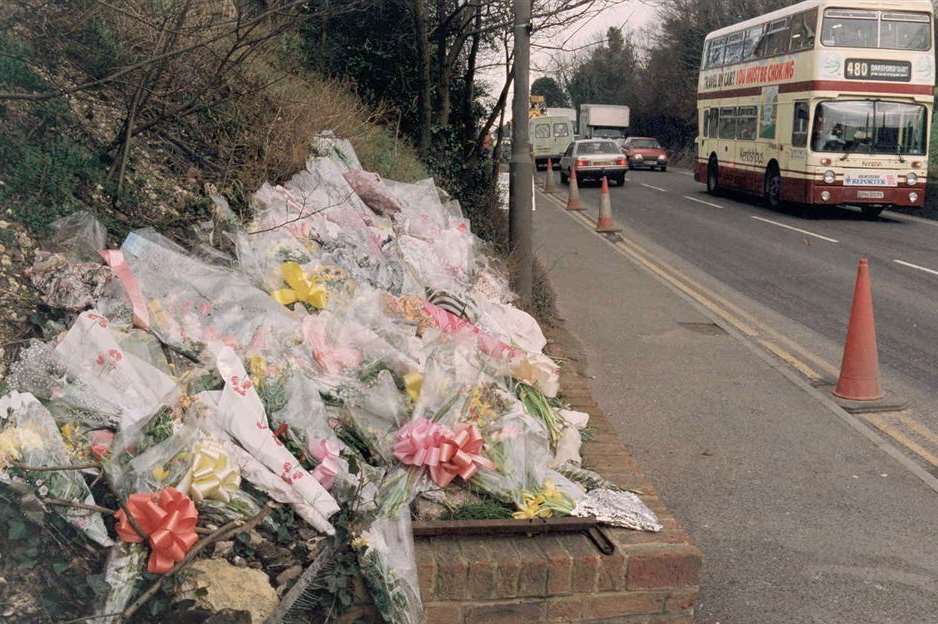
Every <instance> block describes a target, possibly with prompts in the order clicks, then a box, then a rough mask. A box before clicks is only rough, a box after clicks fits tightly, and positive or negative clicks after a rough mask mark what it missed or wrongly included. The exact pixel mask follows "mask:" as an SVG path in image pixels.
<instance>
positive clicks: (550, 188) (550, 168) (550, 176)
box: [544, 158, 556, 193]
mask: <svg viewBox="0 0 938 624" xmlns="http://www.w3.org/2000/svg"><path fill="white" fill-rule="evenodd" d="M555 190H556V189H555V188H554V163H552V162H551V160H550V158H548V159H547V175H546V176H545V177H544V192H545V193H553V192H554V191H555Z"/></svg>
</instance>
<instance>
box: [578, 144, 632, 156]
mask: <svg viewBox="0 0 938 624" xmlns="http://www.w3.org/2000/svg"><path fill="white" fill-rule="evenodd" d="M619 151H621V150H619V148H618V147H616V144H615V143H613V142H612V141H586V142H584V143H580V144H579V145H578V146H577V148H576V153H577V154H578V155H581V154H615V153H617V152H619Z"/></svg>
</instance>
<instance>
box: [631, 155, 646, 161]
mask: <svg viewBox="0 0 938 624" xmlns="http://www.w3.org/2000/svg"><path fill="white" fill-rule="evenodd" d="M632 158H634V159H635V160H645V157H644V156H642V155H641V154H635V156H633V157H632Z"/></svg>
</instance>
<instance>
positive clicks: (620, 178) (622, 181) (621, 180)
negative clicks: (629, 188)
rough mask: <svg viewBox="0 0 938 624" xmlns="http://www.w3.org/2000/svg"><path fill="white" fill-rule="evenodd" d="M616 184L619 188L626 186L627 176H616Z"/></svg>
mask: <svg viewBox="0 0 938 624" xmlns="http://www.w3.org/2000/svg"><path fill="white" fill-rule="evenodd" d="M616 184H617V185H619V186H625V174H624V173H623V174H622V175H618V176H616Z"/></svg>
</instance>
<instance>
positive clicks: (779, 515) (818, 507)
mask: <svg viewBox="0 0 938 624" xmlns="http://www.w3.org/2000/svg"><path fill="white" fill-rule="evenodd" d="M630 177H631V181H630V182H629V183H627V184H626V186H625V187H624V188H622V189H613V191H612V194H613V205H614V211H615V216H616V218H617V219H618V220H619V222H620V224H622V225H623V227H624V229H623V232H622V237H621V239H615V240H610V239H609V238H607V237H603V236H600V235H597V234H595V233H594V232H592V231H591V230H590V228H589V223H588V222H589V219H590V218H593V219H594V218H595V208H596V205H597V203H598V190H596V189H589V188H587V189H584V192H583V199H584V202H585V204H586V205H587V207H588V208H589V210H588V213H587V215H586V216H574V215H571V214H570V213H567V212H565V211H564V210H563V209H562V208H561V207H560V206H561V201H560V199H559V197H557V198H553V199H550V198H548V197H547V196H545V195H543V194H539V195H538V197H537V212H536V213H535V219H534V221H535V249H536V251H537V254H538V256H539V258H540V259H541V261H542V262H543V264H544V266H545V268H546V269H547V270H548V273H549V277H550V280H551V283H552V285H553V288H554V290H555V291H556V295H557V304H558V310H559V313H560V315H561V316H562V317H563V318H564V319H565V321H566V323H567V326H568V328H569V329H570V331H572V332H573V333H574V334H575V335H576V336H577V337H578V338H579V340H580V341H581V342H582V343H583V346H584V349H585V351H586V354H587V357H588V359H589V362H590V370H591V373H592V375H593V376H594V381H593V394H594V397H595V398H596V400H597V401H598V402H599V403H600V405H601V407H602V408H603V410H604V411H605V412H606V413H607V414H608V415H609V418H610V420H611V421H612V422H613V424H614V426H615V427H616V428H617V431H618V433H619V435H620V436H621V438H622V439H623V441H624V442H625V444H626V445H627V446H628V447H629V448H630V450H631V451H632V453H633V454H634V455H635V457H636V458H637V460H638V461H639V463H640V464H641V465H642V466H643V468H644V469H645V470H646V471H647V472H648V473H649V474H650V476H651V479H652V480H653V481H654V482H655V483H656V485H657V488H658V490H659V493H660V494H661V496H662V498H663V499H664V501H665V502H666V504H667V505H668V506H669V507H670V508H671V509H672V511H673V512H674V514H675V516H677V518H678V519H679V520H680V521H681V522H682V523H684V525H685V526H686V527H687V528H688V530H689V531H690V532H691V534H692V536H693V537H694V538H695V539H696V540H697V543H698V544H699V545H700V547H701V548H702V550H703V552H704V571H703V578H704V581H703V585H702V588H701V600H700V603H699V604H698V608H697V612H698V618H697V622H700V623H705V624H715V623H721V624H730V623H743V624H750V623H752V624H773V623H779V624H782V623H784V624H797V623H801V622H805V623H812V624H814V623H817V624H821V623H823V624H834V623H850V624H856V623H864V624H866V623H869V624H878V623H894V624H918V623H923V624H924V623H932V624H933V623H935V622H938V612H936V610H935V605H936V604H938V540H935V539H934V528H935V522H936V520H935V519H936V518H938V480H936V479H935V478H934V477H933V476H932V475H931V474H930V473H929V471H928V463H927V460H926V459H924V458H923V457H922V456H921V455H920V454H918V453H913V452H911V450H910V449H909V447H907V446H905V445H901V444H899V443H898V442H897V441H896V439H895V438H894V437H891V436H888V435H885V434H883V435H881V433H882V429H881V428H878V427H875V426H873V424H872V423H871V421H869V420H866V419H865V417H863V418H861V417H859V416H851V415H848V414H847V413H845V412H843V411H842V410H840V409H839V408H837V406H836V405H835V404H834V403H833V402H832V401H831V400H830V399H829V398H828V396H827V395H826V394H825V391H824V390H822V389H819V388H816V387H815V386H817V385H819V383H820V381H823V378H827V377H829V376H830V374H831V373H830V371H829V370H828V369H829V368H830V361H829V358H830V353H829V351H830V350H831V349H832V347H830V346H829V345H827V344H826V343H825V342H824V341H825V340H827V341H832V338H825V334H824V333H823V332H822V331H819V330H818V328H817V327H811V326H808V324H806V323H802V322H801V320H802V319H805V318H807V319H808V320H810V318H811V317H812V315H813V312H810V311H809V310H810V309H811V308H812V307H813V306H814V305H815V304H816V303H817V301H818V298H821V299H823V295H824V294H826V295H827V296H829V297H830V298H831V299H832V301H831V302H830V303H829V304H828V307H827V308H825V309H829V312H828V314H830V315H831V316H833V315H834V314H835V312H836V316H837V318H839V319H842V320H841V321H840V324H839V325H837V324H836V323H835V322H834V321H833V320H832V321H830V325H831V327H830V328H829V331H830V332H831V334H832V335H836V334H838V333H839V334H840V335H842V333H843V331H844V324H845V322H846V317H845V315H846V314H847V311H848V310H849V303H850V292H849V290H850V287H851V286H852V281H853V277H852V273H853V271H854V270H855V263H856V257H854V256H858V254H859V253H871V252H869V251H868V250H866V249H864V250H862V252H861V250H860V249H854V248H853V247H849V248H848V245H849V244H850V243H848V241H852V240H853V238H852V237H854V236H856V235H855V234H852V233H851V232H857V231H862V230H863V229H864V228H866V227H867V226H869V225H881V224H880V223H872V222H865V221H862V220H861V219H860V218H859V217H857V218H855V219H854V218H852V217H844V218H841V219H839V220H838V222H837V224H836V227H831V228H830V229H828V228H827V223H826V222H825V223H824V224H821V225H823V226H824V227H817V226H818V225H819V224H817V223H811V224H808V226H804V223H803V222H802V221H799V220H797V219H799V218H798V217H796V216H792V215H788V214H778V213H772V214H768V215H766V214H765V212H764V210H763V209H762V208H759V207H757V206H755V205H754V204H751V203H747V202H745V201H742V202H737V201H736V200H731V199H725V198H719V199H713V198H709V197H708V196H706V195H701V194H700V193H699V187H697V186H696V185H695V184H694V182H693V180H692V178H689V177H687V176H685V175H683V174H681V173H677V172H675V173H671V172H669V173H666V174H652V173H633V174H630ZM656 182H657V183H656ZM643 184H647V185H649V186H647V187H646V186H643ZM662 189H663V190H662ZM671 195H674V196H677V197H669V196H671ZM685 196H688V197H693V198H694V199H693V200H690V199H686V197H685ZM678 198H680V199H678ZM695 200H696V201H695ZM698 201H706V202H710V203H711V204H713V205H712V206H710V205H706V204H701V203H698ZM737 203H738V204H740V206H741V207H737V206H736V204H737ZM752 216H760V217H762V218H764V219H768V220H771V221H776V222H780V223H783V224H785V225H788V224H790V223H795V224H797V225H791V227H798V228H800V229H803V230H806V231H807V230H809V227H812V228H813V229H817V230H818V232H812V233H814V234H818V235H820V236H825V237H826V238H829V239H832V240H837V241H838V242H837V243H829V242H827V241H825V240H823V239H819V238H814V237H813V236H809V235H807V234H804V233H800V232H796V231H795V230H789V229H786V228H783V227H780V226H777V225H773V224H771V223H766V222H763V221H759V220H757V219H753V218H752ZM888 219H889V220H888V221H885V224H886V227H893V225H892V221H893V220H895V222H896V223H899V224H902V225H901V227H906V229H904V230H901V232H911V231H913V230H917V229H918V226H919V225H923V227H924V224H919V223H918V222H916V221H905V220H899V217H889V218H888ZM903 219H907V218H903ZM910 223H913V224H915V227H912V226H910V225H909V224H910ZM763 227H764V228H765V229H764V230H763V229H760V228H763ZM899 227H900V226H895V228H897V229H898V228H899ZM929 231H931V230H929ZM934 233H936V234H938V231H936V232H934ZM789 234H792V235H798V238H796V239H794V240H786V239H785V237H787V236H789ZM871 238H872V239H874V240H879V241H880V245H882V246H883V247H884V249H885V248H887V247H886V246H887V245H889V244H894V245H897V250H898V248H899V247H901V248H902V250H904V252H907V253H904V255H901V256H900V255H896V254H889V253H887V254H886V255H883V256H882V257H879V256H873V257H874V258H876V261H875V263H874V267H875V270H876V272H877V273H876V275H878V276H880V277H884V276H885V275H889V277H890V280H889V281H890V284H887V285H885V286H883V287H880V288H879V289H878V290H876V294H877V305H878V306H879V307H878V308H877V310H878V311H879V312H880V317H881V318H882V316H883V305H884V303H883V302H884V301H886V300H889V299H890V297H888V296H886V297H884V296H883V295H882V292H883V291H890V290H896V291H898V290H901V289H903V288H908V289H912V290H911V294H913V295H917V296H918V295H923V294H927V293H928V292H929V290H928V285H927V283H925V282H923V281H922V280H923V278H922V277H921V276H918V275H917V273H920V272H921V271H918V270H917V269H911V270H912V271H916V273H913V274H912V276H909V277H905V276H902V277H895V275H894V274H893V273H889V272H888V271H892V272H898V271H899V270H900V269H903V270H904V269H905V267H903V266H902V265H898V264H896V267H889V269H888V270H887V269H886V268H885V266H886V265H887V264H889V263H892V260H893V259H894V258H893V259H890V260H889V262H886V260H885V258H886V257H887V256H888V255H896V257H897V258H899V259H904V258H908V259H909V260H908V261H909V262H910V263H916V264H917V263H918V262H921V263H927V262H929V261H930V258H928V257H926V252H927V250H926V249H924V240H920V239H918V238H913V239H912V241H911V242H908V241H907V237H906V236H905V235H900V234H899V233H897V232H893V233H886V232H880V233H879V234H877V235H876V236H875V237H871ZM805 239H810V240H809V241H808V242H804V240H805ZM815 241H816V242H815ZM841 241H842V242H841ZM890 241H892V242H890ZM821 243H826V245H821ZM801 246H805V247H809V248H810V251H811V254H817V256H818V257H819V259H818V260H816V261H812V260H810V259H809V258H806V257H805V254H801V253H798V252H797V251H796V250H798V249H800V247H801ZM874 251H875V249H874ZM785 254H787V255H785ZM811 254H808V255H811ZM837 254H841V255H843V256H845V257H841V255H837ZM780 256H783V257H784V260H780V259H779V257H780ZM916 261H918V262H916ZM784 262H787V263H788V264H787V265H786V264H784ZM842 263H845V264H844V266H843V267H842V266H841V264H842ZM892 264H895V263H892ZM936 264H938V262H933V263H932V266H935V265H936ZM835 265H836V266H835ZM851 265H852V266H851ZM922 266H923V267H927V266H929V265H927V264H922ZM921 273H924V272H921ZM924 275H925V276H928V277H929V278H931V277H932V276H930V275H929V274H927V273H924ZM778 276H782V277H783V278H784V279H783V280H781V281H780V282H779V281H778V280H777V279H776V278H777V277H778ZM833 282H836V283H833ZM841 282H844V283H841ZM759 283H761V285H759ZM799 284H801V287H800V288H799ZM844 284H847V285H846V286H845V285H844ZM746 288H752V289H754V290H752V291H750V292H752V293H753V294H755V295H759V293H760V292H761V290H760V289H764V291H765V292H770V293H773V296H771V297H768V296H767V297H762V296H759V297H748V296H747V295H746V294H745V292H742V293H741V291H745V290H746ZM874 288H876V286H875V285H874ZM814 290H818V291H819V292H820V295H808V294H805V292H806V291H814ZM789 293H790V294H789ZM795 295H797V298H796V300H795V301H794V302H789V301H788V297H789V296H795ZM896 296H899V295H896ZM779 302H784V303H779ZM783 305H784V306H788V307H783ZM841 308H842V309H841ZM897 309H898V308H897ZM786 312H790V313H791V315H794V316H797V318H795V319H793V318H791V315H786ZM802 312H805V313H806V316H798V314H799V313H802ZM902 312H903V314H904V315H905V316H904V318H906V319H908V318H910V317H914V316H915V315H916V314H919V313H922V314H924V313H925V312H926V310H925V306H924V304H922V305H921V306H916V305H915V304H913V303H908V304H907V305H906V306H905V308H904V309H903V310H902ZM822 316H823V314H822ZM887 316H888V314H887ZM932 321H934V319H931V320H930V321H928V322H929V323H930V322H932ZM922 322H925V321H922ZM818 327H820V328H821V329H823V327H821V326H818ZM884 333H886V334H887V335H888V332H884ZM934 335H935V334H934V333H932V334H931V336H934ZM926 336H928V329H927V327H926V329H924V330H923V333H922V334H921V335H918V334H916V335H915V336H914V339H913V340H911V341H910V342H912V343H915V346H916V348H917V349H919V350H920V351H925V355H923V356H922V357H926V356H927V355H928V354H927V351H928V349H927V347H926V345H924V344H923V343H924V342H925V338H926ZM810 339H816V340H817V341H818V342H817V343H816V344H814V343H811V342H806V340H810ZM891 352H892V351H891V350H890V348H886V349H884V360H887V361H889V362H890V364H892V359H890V358H891V357H892V358H896V357H898V359H899V360H901V359H902V358H901V348H900V347H898V346H897V347H896V351H895V354H896V355H893V356H890V355H889V353H891ZM927 366H928V365H927V364H924V365H922V366H921V367H920V368H921V369H922V370H924V369H927ZM918 368H919V367H918V366H916V369H918ZM909 370H912V369H909ZM893 372H897V371H891V372H890V375H892V374H893ZM812 375H813V376H812ZM897 375H899V376H897V377H896V378H895V379H893V377H892V376H890V381H897V382H899V381H903V379H902V374H901V372H897ZM922 377H926V376H925V375H922ZM926 381H927V380H926ZM903 384H904V385H901V384H900V385H901V387H902V389H903V390H905V389H910V390H911V391H915V392H916V393H917V394H916V395H915V398H916V400H917V401H923V400H926V399H927V397H928V389H929V387H930V386H929V384H928V383H924V384H921V383H919V380H915V382H914V383H913V382H909V381H907V380H906V381H903ZM924 411H926V410H925V409H924V408H919V409H918V410H910V411H907V412H904V413H902V414H901V416H902V417H903V418H906V419H908V420H909V421H910V422H914V423H916V424H917V425H920V426H925V427H926V428H925V430H926V431H929V432H930V431H931V430H930V429H929V428H928V427H927V426H926V425H923V424H922V423H923V422H925V421H924V420H923V419H922V418H921V417H920V414H919V412H924ZM880 417H881V418H884V419H895V418H898V417H897V416H896V415H888V416H880ZM884 422H885V421H884ZM890 422H891V421H890ZM926 437H927V436H926Z"/></svg>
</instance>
